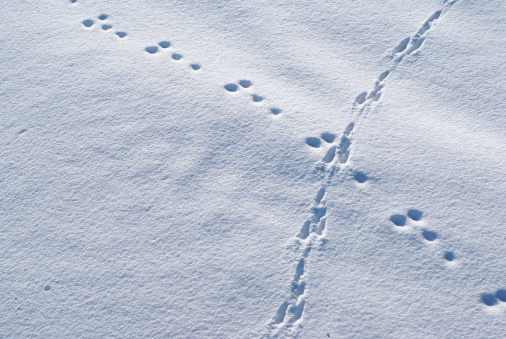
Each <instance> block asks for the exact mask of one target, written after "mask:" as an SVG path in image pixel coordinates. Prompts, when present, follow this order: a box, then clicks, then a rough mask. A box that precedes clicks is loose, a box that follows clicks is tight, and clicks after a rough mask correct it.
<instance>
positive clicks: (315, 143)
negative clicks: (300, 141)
mask: <svg viewBox="0 0 506 339" xmlns="http://www.w3.org/2000/svg"><path fill="white" fill-rule="evenodd" d="M306 144H308V145H309V146H311V147H314V148H318V147H320V144H321V142H320V139H318V138H313V137H311V138H307V139H306Z"/></svg>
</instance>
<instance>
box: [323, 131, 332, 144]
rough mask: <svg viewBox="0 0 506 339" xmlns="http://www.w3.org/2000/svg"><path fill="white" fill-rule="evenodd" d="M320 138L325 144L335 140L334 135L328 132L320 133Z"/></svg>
mask: <svg viewBox="0 0 506 339" xmlns="http://www.w3.org/2000/svg"><path fill="white" fill-rule="evenodd" d="M321 137H322V139H323V140H324V141H325V142H328V143H329V144H330V143H332V142H334V140H336V136H335V134H332V133H329V132H325V133H322V135H321Z"/></svg>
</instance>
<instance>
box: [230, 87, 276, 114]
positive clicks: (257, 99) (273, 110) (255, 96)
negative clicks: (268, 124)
mask: <svg viewBox="0 0 506 339" xmlns="http://www.w3.org/2000/svg"><path fill="white" fill-rule="evenodd" d="M252 85H253V83H252V82H251V81H250V80H239V82H238V83H228V84H226V85H225V86H223V88H225V90H227V91H228V92H231V93H234V92H237V91H238V90H239V89H241V88H243V89H248V88H250V87H251V86H252ZM251 99H252V100H253V102H262V101H264V99H265V98H264V97H263V96H260V95H258V94H251ZM269 110H270V111H271V113H272V114H274V115H278V114H279V113H281V110H280V109H279V108H275V107H272V108H270V109H269Z"/></svg>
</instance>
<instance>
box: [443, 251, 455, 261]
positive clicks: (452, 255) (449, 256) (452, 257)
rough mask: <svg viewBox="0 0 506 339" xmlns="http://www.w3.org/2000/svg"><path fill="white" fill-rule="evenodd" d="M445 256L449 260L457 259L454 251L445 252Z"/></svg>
mask: <svg viewBox="0 0 506 339" xmlns="http://www.w3.org/2000/svg"><path fill="white" fill-rule="evenodd" d="M444 258H445V259H446V260H448V261H453V259H455V255H454V254H453V252H449V251H447V252H445V254H444Z"/></svg>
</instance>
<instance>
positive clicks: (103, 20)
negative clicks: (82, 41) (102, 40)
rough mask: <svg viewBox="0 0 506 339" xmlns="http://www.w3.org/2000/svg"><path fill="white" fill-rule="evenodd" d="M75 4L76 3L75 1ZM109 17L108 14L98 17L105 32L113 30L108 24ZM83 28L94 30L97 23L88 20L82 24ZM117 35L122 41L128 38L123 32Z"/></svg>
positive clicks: (118, 32)
mask: <svg viewBox="0 0 506 339" xmlns="http://www.w3.org/2000/svg"><path fill="white" fill-rule="evenodd" d="M74 2H75V1H74ZM108 17H109V15H107V14H100V15H99V16H98V19H99V20H100V22H101V23H102V24H101V28H102V30H104V31H108V30H110V29H112V25H111V24H108V23H107V18H108ZM82 24H83V26H84V27H86V28H93V27H94V26H95V21H93V20H91V19H86V20H83V22H82ZM116 35H117V36H118V37H120V38H121V39H123V38H124V37H126V36H127V34H126V33H125V32H121V31H117V32H116Z"/></svg>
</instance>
